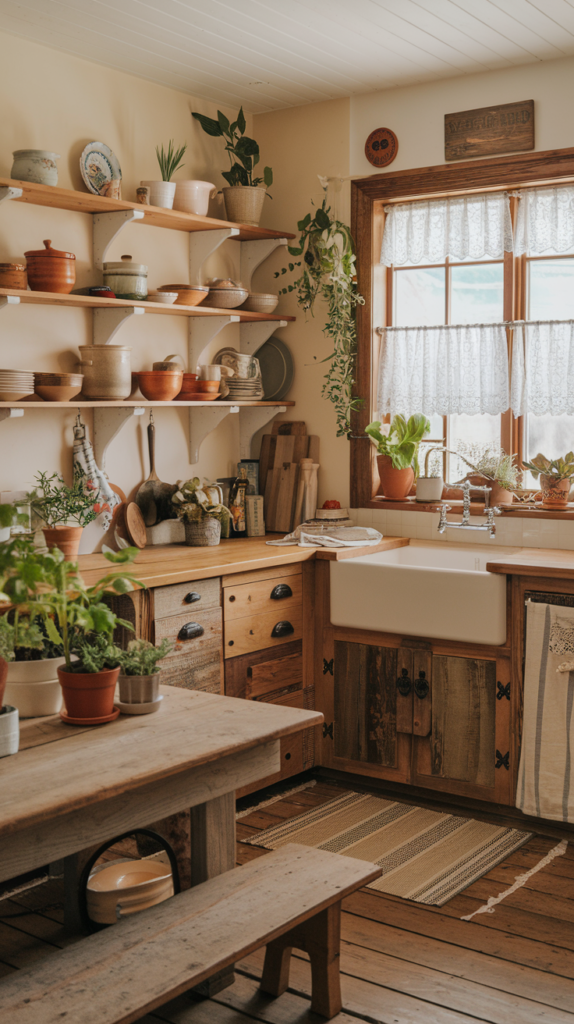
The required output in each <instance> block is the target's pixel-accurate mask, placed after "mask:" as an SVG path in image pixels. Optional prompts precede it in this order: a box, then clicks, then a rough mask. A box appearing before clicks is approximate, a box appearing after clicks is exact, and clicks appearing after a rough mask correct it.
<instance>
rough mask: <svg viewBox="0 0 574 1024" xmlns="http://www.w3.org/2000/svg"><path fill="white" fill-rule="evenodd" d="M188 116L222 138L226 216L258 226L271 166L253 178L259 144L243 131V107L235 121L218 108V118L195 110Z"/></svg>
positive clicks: (269, 181)
mask: <svg viewBox="0 0 574 1024" xmlns="http://www.w3.org/2000/svg"><path fill="white" fill-rule="evenodd" d="M191 116H192V117H194V118H195V119H196V121H199V123H200V125H201V127H202V128H203V130H204V132H205V133H206V134H207V135H211V136H212V137H214V138H220V137H221V138H223V139H225V150H226V152H227V154H228V156H229V163H230V169H229V170H228V171H222V172H221V174H222V176H223V177H224V178H225V180H226V182H227V183H228V184H227V188H224V189H223V190H222V191H223V199H224V201H225V210H226V214H227V219H228V220H231V221H234V222H235V223H237V224H251V225H253V226H254V227H257V225H258V224H259V220H260V218H261V213H262V210H263V203H264V201H265V196H266V194H267V193H266V190H267V189H268V188H269V187H270V185H272V184H273V171H272V170H271V168H270V167H265V168H264V169H263V176H262V177H255V178H254V177H253V172H254V170H255V168H256V166H257V164H258V163H259V146H258V145H257V143H256V142H255V139H250V138H249V137H248V136H247V135H246V134H245V129H246V128H247V123H246V121H245V115H244V113H243V107H241V108H240V110H239V113H238V115H237V118H236V120H235V121H230V120H229V118H228V117H226V116H225V114H223V113H222V112H221V110H218V111H217V120H215V118H213V117H206V116H205V114H199V113H198V112H197V111H193V112H192V115H191ZM269 198H271V197H269Z"/></svg>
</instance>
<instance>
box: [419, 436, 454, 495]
mask: <svg viewBox="0 0 574 1024" xmlns="http://www.w3.org/2000/svg"><path fill="white" fill-rule="evenodd" d="M446 451H447V449H446V448H444V447H443V446H442V445H439V446H437V447H434V448H429V449H428V451H427V453H426V455H425V472H424V476H419V477H417V492H416V500H417V501H418V502H426V501H440V500H441V498H442V492H443V488H444V480H443V476H442V473H441V472H440V461H439V460H440V456H441V454H442V453H443V452H446ZM431 456H432V459H431Z"/></svg>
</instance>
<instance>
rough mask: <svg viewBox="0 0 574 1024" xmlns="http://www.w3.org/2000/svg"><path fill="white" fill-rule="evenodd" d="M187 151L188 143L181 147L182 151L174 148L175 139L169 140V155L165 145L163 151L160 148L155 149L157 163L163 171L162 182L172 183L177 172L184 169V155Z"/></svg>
mask: <svg viewBox="0 0 574 1024" xmlns="http://www.w3.org/2000/svg"><path fill="white" fill-rule="evenodd" d="M186 149H187V142H186V143H185V144H184V145H183V146H181V147H180V149H175V148H174V141H173V139H170V140H169V145H168V147H167V153H166V152H165V150H164V148H163V145H162V147H161V149H160V148H159V146H156V147H155V152H156V156H157V162H158V164H159V169H160V171H161V177H162V181H171V179H172V177H173V175H174V174H175V172H176V171H179V168H180V167H183V154H184V153H185V151H186Z"/></svg>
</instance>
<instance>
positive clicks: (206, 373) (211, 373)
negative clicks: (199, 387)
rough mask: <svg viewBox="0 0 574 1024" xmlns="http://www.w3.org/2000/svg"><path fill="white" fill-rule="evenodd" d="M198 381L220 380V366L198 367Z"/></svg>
mask: <svg viewBox="0 0 574 1024" xmlns="http://www.w3.org/2000/svg"><path fill="white" fill-rule="evenodd" d="M198 370H199V377H200V380H221V366H218V365H217V364H215V363H210V364H209V365H206V366H198Z"/></svg>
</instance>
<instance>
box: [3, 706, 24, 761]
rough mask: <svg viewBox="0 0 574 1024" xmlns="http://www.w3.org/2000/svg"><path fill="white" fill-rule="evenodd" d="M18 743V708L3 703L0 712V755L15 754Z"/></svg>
mask: <svg viewBox="0 0 574 1024" xmlns="http://www.w3.org/2000/svg"><path fill="white" fill-rule="evenodd" d="M19 745H20V725H19V723H18V708H13V707H12V706H11V705H10V704H5V705H4V707H3V708H2V713H1V714H0V757H7V756H8V754H17V753H18V747H19Z"/></svg>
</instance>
